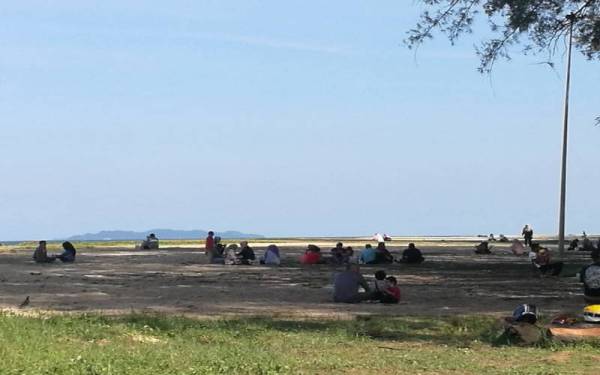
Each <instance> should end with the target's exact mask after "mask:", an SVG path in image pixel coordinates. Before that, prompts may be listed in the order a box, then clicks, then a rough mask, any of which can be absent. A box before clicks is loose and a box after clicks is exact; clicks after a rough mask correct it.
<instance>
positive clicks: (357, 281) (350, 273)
mask: <svg viewBox="0 0 600 375" xmlns="http://www.w3.org/2000/svg"><path fill="white" fill-rule="evenodd" d="M361 287H362V288H363V289H364V290H365V291H364V292H359V289H360V288H361ZM370 298H371V289H370V288H369V284H367V281H366V280H365V278H364V277H363V276H362V275H361V274H360V268H359V267H358V265H357V264H348V265H347V266H346V270H345V271H343V272H340V273H338V274H337V275H336V276H335V280H334V282H333V301H334V302H342V303H358V302H361V301H365V300H368V299H370Z"/></svg>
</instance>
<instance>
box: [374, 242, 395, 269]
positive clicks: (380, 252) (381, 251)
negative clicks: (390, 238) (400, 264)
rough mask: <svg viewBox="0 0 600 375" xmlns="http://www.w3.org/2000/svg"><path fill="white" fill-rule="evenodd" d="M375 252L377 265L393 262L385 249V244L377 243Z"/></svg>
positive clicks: (392, 258)
mask: <svg viewBox="0 0 600 375" xmlns="http://www.w3.org/2000/svg"><path fill="white" fill-rule="evenodd" d="M375 251H376V255H375V262H376V263H377V264H389V263H393V262H394V257H393V256H392V254H391V253H390V252H389V251H388V249H386V248H385V242H380V243H378V244H377V249H376V250H375Z"/></svg>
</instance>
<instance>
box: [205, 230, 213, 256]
mask: <svg viewBox="0 0 600 375" xmlns="http://www.w3.org/2000/svg"><path fill="white" fill-rule="evenodd" d="M214 251H215V232H213V231H212V230H211V231H210V232H208V236H207V237H206V242H205V243H204V253H205V254H210V255H212V254H213V253H214Z"/></svg>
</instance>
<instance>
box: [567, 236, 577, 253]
mask: <svg viewBox="0 0 600 375" xmlns="http://www.w3.org/2000/svg"><path fill="white" fill-rule="evenodd" d="M578 247H579V239H578V238H574V239H573V240H572V241H571V242H569V248H568V249H567V250H577V248H578Z"/></svg>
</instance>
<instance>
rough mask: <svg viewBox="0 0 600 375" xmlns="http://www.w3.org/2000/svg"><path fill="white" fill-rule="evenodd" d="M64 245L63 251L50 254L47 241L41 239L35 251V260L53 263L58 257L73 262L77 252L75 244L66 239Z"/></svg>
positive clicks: (66, 261)
mask: <svg viewBox="0 0 600 375" xmlns="http://www.w3.org/2000/svg"><path fill="white" fill-rule="evenodd" d="M62 247H63V252H62V253H61V254H56V255H48V249H47V243H46V241H40V242H39V243H38V246H37V248H36V249H35V251H34V252H33V260H34V261H35V262H36V263H52V262H54V261H56V260H57V259H60V261H61V262H63V263H73V262H74V261H75V255H76V254H77V250H75V246H73V244H72V243H70V242H69V241H65V242H63V243H62Z"/></svg>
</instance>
